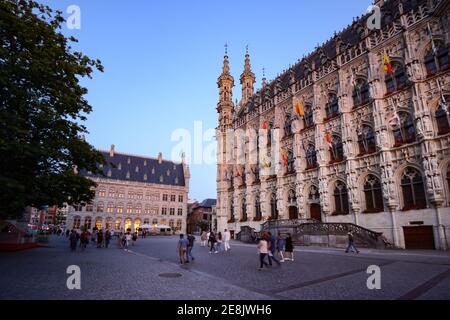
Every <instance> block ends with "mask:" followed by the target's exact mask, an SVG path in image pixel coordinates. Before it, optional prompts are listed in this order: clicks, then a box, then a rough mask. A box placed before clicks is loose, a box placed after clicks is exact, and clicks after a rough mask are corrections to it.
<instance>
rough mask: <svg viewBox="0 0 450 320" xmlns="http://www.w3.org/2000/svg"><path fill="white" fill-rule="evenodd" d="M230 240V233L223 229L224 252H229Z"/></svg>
mask: <svg viewBox="0 0 450 320" xmlns="http://www.w3.org/2000/svg"><path fill="white" fill-rule="evenodd" d="M230 240H231V233H230V231H228V230H227V229H225V232H224V233H223V245H224V249H225V251H229V250H231V247H230Z"/></svg>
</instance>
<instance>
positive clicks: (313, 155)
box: [306, 144, 317, 170]
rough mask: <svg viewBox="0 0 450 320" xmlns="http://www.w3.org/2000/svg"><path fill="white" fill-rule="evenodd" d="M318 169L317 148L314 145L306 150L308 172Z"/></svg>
mask: <svg viewBox="0 0 450 320" xmlns="http://www.w3.org/2000/svg"><path fill="white" fill-rule="evenodd" d="M313 168H317V152H316V147H315V146H314V145H312V144H310V145H309V146H308V148H307V149H306V170H309V169H313Z"/></svg>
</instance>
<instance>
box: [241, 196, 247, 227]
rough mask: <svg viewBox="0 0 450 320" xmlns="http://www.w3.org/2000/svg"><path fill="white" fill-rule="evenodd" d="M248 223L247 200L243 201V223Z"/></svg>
mask: <svg viewBox="0 0 450 320" xmlns="http://www.w3.org/2000/svg"><path fill="white" fill-rule="evenodd" d="M246 221H247V202H246V201H245V198H243V199H242V219H241V222H246Z"/></svg>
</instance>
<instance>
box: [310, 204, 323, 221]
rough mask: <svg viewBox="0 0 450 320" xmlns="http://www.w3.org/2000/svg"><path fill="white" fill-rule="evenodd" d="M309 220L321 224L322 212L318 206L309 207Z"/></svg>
mask: <svg viewBox="0 0 450 320" xmlns="http://www.w3.org/2000/svg"><path fill="white" fill-rule="evenodd" d="M310 213H311V219H314V220H317V221H320V222H322V210H321V209H320V204H318V203H313V204H311V206H310Z"/></svg>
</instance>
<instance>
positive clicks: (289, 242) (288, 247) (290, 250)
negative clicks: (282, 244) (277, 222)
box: [285, 233, 294, 261]
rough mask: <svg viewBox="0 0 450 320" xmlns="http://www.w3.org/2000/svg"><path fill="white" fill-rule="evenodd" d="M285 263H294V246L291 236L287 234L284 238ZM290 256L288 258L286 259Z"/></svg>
mask: <svg viewBox="0 0 450 320" xmlns="http://www.w3.org/2000/svg"><path fill="white" fill-rule="evenodd" d="M285 250H286V258H285V260H286V261H294V245H293V244H292V237H291V234H290V233H288V236H287V238H286V248H285ZM288 256H290V258H288Z"/></svg>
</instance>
